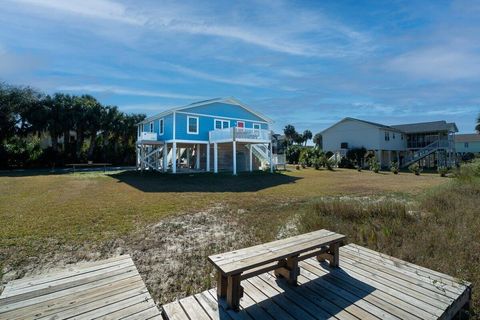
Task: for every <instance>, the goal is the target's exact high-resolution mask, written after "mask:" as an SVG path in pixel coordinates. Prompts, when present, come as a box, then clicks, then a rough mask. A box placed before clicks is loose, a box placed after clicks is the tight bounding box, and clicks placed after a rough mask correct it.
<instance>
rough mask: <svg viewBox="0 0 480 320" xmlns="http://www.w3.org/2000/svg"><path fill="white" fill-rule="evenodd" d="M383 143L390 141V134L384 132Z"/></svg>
mask: <svg viewBox="0 0 480 320" xmlns="http://www.w3.org/2000/svg"><path fill="white" fill-rule="evenodd" d="M385 141H390V132H388V131H385Z"/></svg>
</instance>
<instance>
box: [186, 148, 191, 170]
mask: <svg viewBox="0 0 480 320" xmlns="http://www.w3.org/2000/svg"><path fill="white" fill-rule="evenodd" d="M185 151H186V152H187V168H188V169H190V156H191V151H190V147H187V149H186V150H185Z"/></svg>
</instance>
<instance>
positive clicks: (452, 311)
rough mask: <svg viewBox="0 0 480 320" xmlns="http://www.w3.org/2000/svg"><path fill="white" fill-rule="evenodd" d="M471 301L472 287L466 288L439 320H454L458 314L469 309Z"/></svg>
mask: <svg viewBox="0 0 480 320" xmlns="http://www.w3.org/2000/svg"><path fill="white" fill-rule="evenodd" d="M471 301H472V287H471V286H468V287H467V288H466V289H465V290H464V291H463V293H462V294H461V295H460V296H459V297H458V298H457V299H456V300H455V302H454V303H452V304H451V305H450V307H449V308H448V309H447V310H445V312H444V313H443V314H442V316H441V317H440V318H439V319H454V318H455V317H456V316H457V315H458V314H459V312H461V311H462V310H465V309H469V308H470V303H471Z"/></svg>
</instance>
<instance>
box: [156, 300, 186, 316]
mask: <svg viewBox="0 0 480 320" xmlns="http://www.w3.org/2000/svg"><path fill="white" fill-rule="evenodd" d="M162 309H163V312H162V313H163V315H164V316H165V317H166V318H167V319H168V320H190V319H189V317H188V316H187V314H186V312H185V310H183V308H182V306H181V305H180V302H178V300H176V301H173V302H170V303H169V304H165V305H163V306H162Z"/></svg>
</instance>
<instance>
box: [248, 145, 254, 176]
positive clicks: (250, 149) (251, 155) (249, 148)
mask: <svg viewBox="0 0 480 320" xmlns="http://www.w3.org/2000/svg"><path fill="white" fill-rule="evenodd" d="M248 150H249V151H250V152H249V153H250V166H249V169H250V172H252V171H253V151H252V150H253V145H251V144H250V145H249V146H248Z"/></svg>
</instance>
